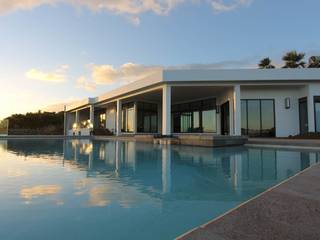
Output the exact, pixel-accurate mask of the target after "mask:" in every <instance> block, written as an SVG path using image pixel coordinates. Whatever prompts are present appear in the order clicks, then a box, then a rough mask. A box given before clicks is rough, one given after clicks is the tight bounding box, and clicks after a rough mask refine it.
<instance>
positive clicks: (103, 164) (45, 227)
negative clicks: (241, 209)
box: [0, 140, 320, 240]
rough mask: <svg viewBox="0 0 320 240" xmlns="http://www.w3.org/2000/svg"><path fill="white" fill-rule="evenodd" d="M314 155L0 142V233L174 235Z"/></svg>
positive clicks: (236, 149)
mask: <svg viewBox="0 0 320 240" xmlns="http://www.w3.org/2000/svg"><path fill="white" fill-rule="evenodd" d="M319 158H320V154H319V153H317V152H309V151H302V152H299V151H292V150H282V149H278V150H275V149H267V148H264V149H262V148H246V147H233V148H217V149H212V148H200V147H190V146H159V145H153V144H146V143H137V142H116V141H110V142H102V141H93V142H91V141H89V140H72V141H71V140H70V141H63V140H1V141H0V194H1V198H0V239H25V240H29V239H32V240H34V239H49V240H53V239H80V240H81V239H115V240H116V239H173V238H174V237H176V236H178V235H180V234H182V233H184V232H185V231H187V230H189V229H190V228H193V227H195V226H197V225H199V224H202V223H205V222H207V221H208V220H211V219H212V218H214V217H216V216H218V215H220V214H222V213H224V212H226V211H227V210H229V209H231V208H233V207H235V206H237V205H238V204H240V203H242V202H244V201H246V200H248V199H249V198H251V197H253V196H255V195H257V194H259V193H261V192H262V191H264V190H266V189H267V188H269V187H270V186H273V185H275V184H276V183H278V182H280V181H282V180H284V179H286V178H288V177H290V176H292V175H294V174H295V173H297V172H299V171H301V170H303V169H305V168H306V167H309V166H310V165H312V164H315V163H316V162H318V160H319Z"/></svg>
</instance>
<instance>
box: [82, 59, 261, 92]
mask: <svg viewBox="0 0 320 240" xmlns="http://www.w3.org/2000/svg"><path fill="white" fill-rule="evenodd" d="M257 61H258V59H257V57H252V58H247V59H241V60H231V61H222V62H216V63H208V64H186V65H177V66H169V67H164V66H147V65H142V64H136V63H130V62H129V63H125V64H123V65H121V66H119V67H118V68H116V67H114V66H113V65H109V64H105V65H95V64H91V65H88V69H89V77H85V76H81V77H79V78H78V80H77V82H76V87H77V88H81V89H85V90H87V91H90V92H92V91H95V90H96V88H97V86H99V85H115V86H119V85H123V84H128V83H131V82H135V81H138V80H141V79H144V78H147V77H149V76H152V75H154V74H156V73H158V72H160V71H161V70H162V69H169V70H175V69H181V70H187V69H236V68H255V67H256V63H257Z"/></svg>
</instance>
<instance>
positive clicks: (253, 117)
mask: <svg viewBox="0 0 320 240" xmlns="http://www.w3.org/2000/svg"><path fill="white" fill-rule="evenodd" d="M247 106H248V109H247V111H248V127H247V129H248V135H250V136H259V135H260V129H261V125H260V124H261V119H260V100H248V105H247Z"/></svg>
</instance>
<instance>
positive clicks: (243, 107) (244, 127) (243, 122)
mask: <svg viewBox="0 0 320 240" xmlns="http://www.w3.org/2000/svg"><path fill="white" fill-rule="evenodd" d="M247 130H248V126H247V101H246V100H241V134H242V135H248V131H247Z"/></svg>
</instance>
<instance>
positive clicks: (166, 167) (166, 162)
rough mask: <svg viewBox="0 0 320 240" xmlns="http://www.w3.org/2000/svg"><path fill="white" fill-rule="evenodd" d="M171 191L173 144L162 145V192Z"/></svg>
mask: <svg viewBox="0 0 320 240" xmlns="http://www.w3.org/2000/svg"><path fill="white" fill-rule="evenodd" d="M170 191H171V145H170V144H169V145H163V147H162V192H163V193H169V192H170Z"/></svg>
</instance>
